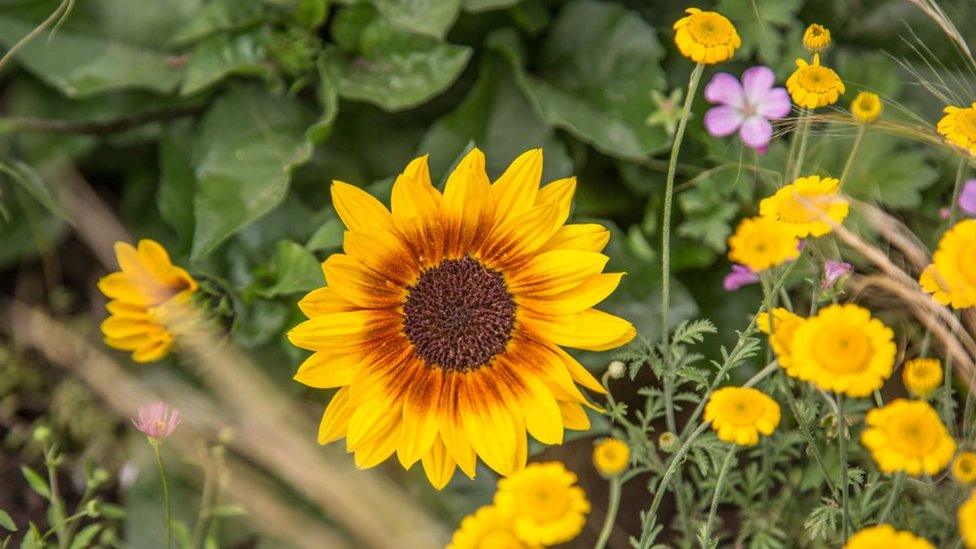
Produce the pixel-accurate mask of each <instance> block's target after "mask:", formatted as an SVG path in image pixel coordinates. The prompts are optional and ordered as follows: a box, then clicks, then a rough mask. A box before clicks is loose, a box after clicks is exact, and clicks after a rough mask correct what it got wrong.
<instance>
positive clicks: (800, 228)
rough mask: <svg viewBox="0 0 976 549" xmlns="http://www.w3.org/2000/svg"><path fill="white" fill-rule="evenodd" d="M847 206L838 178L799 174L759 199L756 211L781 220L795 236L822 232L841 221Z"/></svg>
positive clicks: (815, 234)
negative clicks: (769, 194)
mask: <svg viewBox="0 0 976 549" xmlns="http://www.w3.org/2000/svg"><path fill="white" fill-rule="evenodd" d="M849 209H850V206H849V204H848V202H847V200H845V199H843V198H841V197H840V181H839V180H838V179H836V178H834V177H820V176H819V175H811V176H807V177H800V178H798V179H797V180H796V181H794V182H793V183H790V184H789V185H786V186H784V187H783V188H781V189H779V190H778V191H776V193H775V194H773V195H772V196H769V197H766V198H764V199H762V202H760V203H759V214H760V215H762V216H764V217H770V218H772V219H775V220H777V221H781V222H782V223H783V224H785V225H786V226H787V227H788V228H790V229H792V230H793V232H794V233H795V234H796V236H797V237H800V238H803V237H805V236H823V235H825V234H827V233H829V232H830V231H831V230H832V229H833V227H831V225H830V223H828V222H827V220H828V219H829V220H830V221H832V222H834V223H838V224H839V223H843V222H844V219H845V218H846V217H847V213H848V210H849Z"/></svg>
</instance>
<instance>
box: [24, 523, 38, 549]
mask: <svg viewBox="0 0 976 549" xmlns="http://www.w3.org/2000/svg"><path fill="white" fill-rule="evenodd" d="M43 548H44V536H43V535H41V531H40V529H38V528H37V525H36V524H34V523H33V522H32V523H30V525H28V528H27V534H26V535H25V536H24V539H23V540H22V541H21V542H20V549H43Z"/></svg>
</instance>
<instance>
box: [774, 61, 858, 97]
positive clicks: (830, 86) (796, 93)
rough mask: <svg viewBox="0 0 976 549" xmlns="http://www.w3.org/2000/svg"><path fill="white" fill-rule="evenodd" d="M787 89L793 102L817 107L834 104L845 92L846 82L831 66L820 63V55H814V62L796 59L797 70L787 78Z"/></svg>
mask: <svg viewBox="0 0 976 549" xmlns="http://www.w3.org/2000/svg"><path fill="white" fill-rule="evenodd" d="M786 89H787V90H788V91H789V92H790V97H792V98H793V102H794V103H796V104H797V105H798V106H800V107H806V108H808V109H815V108H817V107H826V106H827V105H833V104H834V103H836V102H837V99H838V98H840V96H841V95H843V94H844V82H843V81H841V79H840V77H839V76H837V73H836V72H834V70H833V69H831V68H829V67H824V66H822V65H821V64H820V55H819V54H814V55H813V64H812V65H811V64H809V63H807V62H806V60H805V59H797V60H796V70H795V71H793V74H791V75H790V77H789V78H787V79H786Z"/></svg>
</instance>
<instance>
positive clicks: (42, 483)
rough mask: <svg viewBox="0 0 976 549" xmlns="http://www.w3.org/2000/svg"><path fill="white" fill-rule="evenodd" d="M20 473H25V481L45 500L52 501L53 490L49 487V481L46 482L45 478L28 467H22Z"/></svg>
mask: <svg viewBox="0 0 976 549" xmlns="http://www.w3.org/2000/svg"><path fill="white" fill-rule="evenodd" d="M20 472H21V473H23V475H24V479H25V480H27V484H29V485H30V487H31V489H32V490H34V491H35V492H37V493H38V494H40V495H41V496H43V497H44V499H47V500H50V499H51V488H50V487H49V486H48V484H47V481H46V480H44V477H42V476H41V475H39V474H37V473H36V472H35V471H34V470H33V469H31V468H30V467H28V466H26V465H21V466H20Z"/></svg>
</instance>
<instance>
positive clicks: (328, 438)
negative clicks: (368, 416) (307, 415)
mask: <svg viewBox="0 0 976 549" xmlns="http://www.w3.org/2000/svg"><path fill="white" fill-rule="evenodd" d="M353 411H354V410H353V409H352V407H351V406H349V387H343V388H342V389H339V390H338V391H337V392H336V394H335V396H333V397H332V400H331V401H329V404H328V406H326V407H325V412H324V413H323V414H322V421H321V422H320V423H319V436H318V443H319V444H328V443H330V442H333V441H336V440H339V439H340V438H342V437H344V436H346V429H348V427H349V418H351V417H352V413H353Z"/></svg>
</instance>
